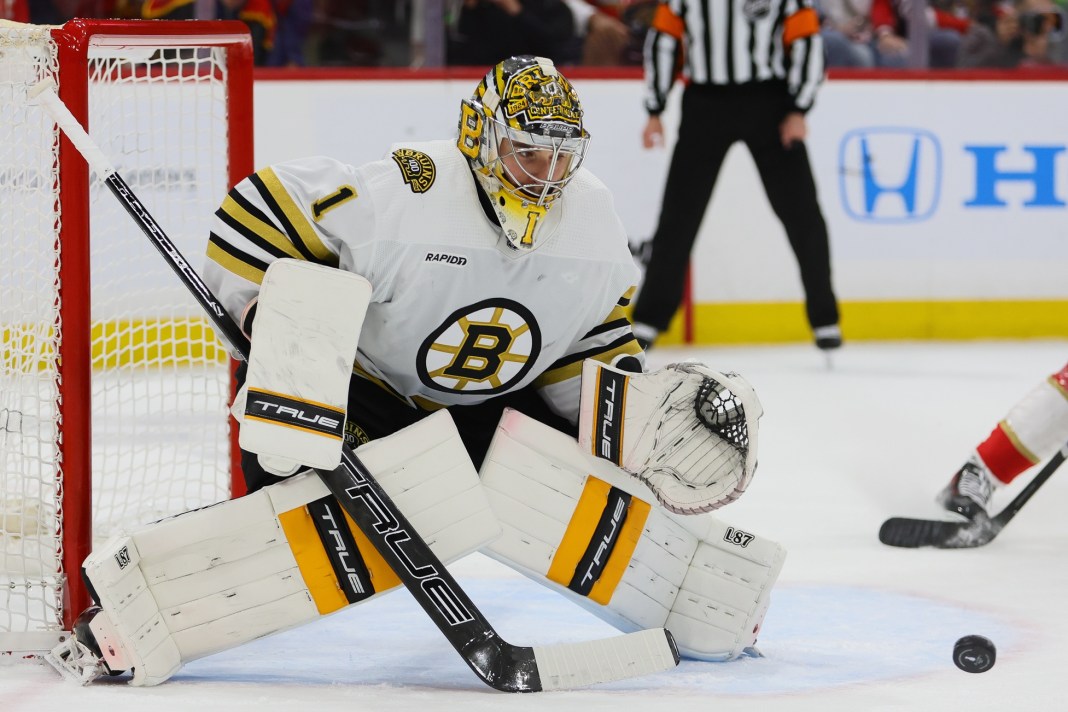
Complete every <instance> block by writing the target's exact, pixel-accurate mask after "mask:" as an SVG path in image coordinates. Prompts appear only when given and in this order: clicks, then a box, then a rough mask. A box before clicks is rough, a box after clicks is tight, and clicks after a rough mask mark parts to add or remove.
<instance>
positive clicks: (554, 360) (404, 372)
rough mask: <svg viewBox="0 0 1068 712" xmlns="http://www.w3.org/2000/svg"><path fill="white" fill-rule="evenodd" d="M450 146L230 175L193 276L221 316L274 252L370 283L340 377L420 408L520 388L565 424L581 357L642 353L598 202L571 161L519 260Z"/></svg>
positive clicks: (616, 235)
mask: <svg viewBox="0 0 1068 712" xmlns="http://www.w3.org/2000/svg"><path fill="white" fill-rule="evenodd" d="M479 195H480V189H479V188H478V187H477V184H476V183H475V180H474V177H473V175H472V173H471V169H470V167H469V166H468V163H467V159H466V158H464V157H463V155H462V154H461V153H460V152H459V150H458V149H457V148H456V146H455V145H454V144H453V143H452V142H451V141H434V142H429V143H421V144H410V145H401V146H395V147H394V150H393V151H392V153H391V154H390V155H389V156H387V157H386V158H384V159H383V160H380V161H377V162H374V163H370V164H367V165H364V166H361V167H358V168H354V167H352V166H349V165H345V164H343V163H340V162H338V161H335V160H333V159H330V158H325V157H313V158H307V159H302V160H298V161H293V162H291V163H284V164H279V165H275V166H272V167H270V168H266V169H264V170H261V171H258V172H257V173H255V174H254V175H252V176H249V177H248V178H246V179H245V180H244V181H242V182H241V183H239V184H238V185H237V186H235V187H234V189H233V190H232V191H231V192H230V194H229V195H228V196H227V198H226V200H225V201H224V202H223V204H222V207H220V208H219V210H218V211H217V212H216V217H215V220H214V223H213V226H212V233H211V237H210V241H209V244H208V258H209V259H208V265H207V267H206V269H205V272H204V275H205V281H206V282H207V284H208V286H209V287H211V289H212V290H213V291H214V292H215V293H216V295H217V296H218V297H219V299H220V300H221V301H222V303H223V305H224V306H225V307H226V309H227V311H229V313H230V314H231V315H233V316H234V317H235V318H240V316H241V315H242V314H243V313H244V312H245V309H246V307H247V306H248V305H249V303H250V302H251V301H252V300H253V299H254V297H255V296H256V294H257V292H258V290H259V285H260V283H261V281H262V279H263V274H264V270H265V269H266V268H267V265H268V264H270V263H271V262H272V261H273V260H275V259H278V258H283V257H291V258H296V259H303V260H309V261H312V262H316V263H319V264H325V265H331V266H333V267H339V268H341V269H345V270H349V271H352V272H356V273H358V274H360V275H363V276H364V277H366V278H367V280H368V281H370V282H371V284H372V286H373V287H374V292H373V295H372V298H371V304H370V306H369V307H368V310H367V315H366V318H365V320H364V324H363V331H362V332H361V334H360V341H359V351H358V354H357V356H356V367H355V372H356V373H357V374H358V375H360V376H362V377H364V378H369V379H371V380H373V381H375V382H376V383H378V384H379V385H381V386H382V387H383V388H387V389H388V390H390V391H391V392H393V393H394V394H395V395H397V396H399V397H401V398H403V399H404V400H406V401H407V402H409V403H410V404H412V405H414V406H416V407H420V408H423V409H427V410H433V409H436V408H440V407H443V406H449V405H455V404H462V405H470V404H475V403H479V402H482V401H485V400H486V399H488V398H492V397H493V396H496V395H499V394H502V393H507V392H509V391H515V390H517V389H520V388H524V387H526V386H529V385H532V384H533V385H534V386H535V387H536V388H538V389H539V391H540V393H541V394H542V395H543V397H545V399H546V400H547V401H548V403H549V405H550V406H551V407H552V408H553V410H555V411H556V412H557V413H559V414H561V415H563V416H565V417H568V418H570V419H571V420H572V421H575V420H576V418H577V415H578V406H579V380H580V375H581V366H582V361H583V359H585V358H594V359H597V360H599V361H603V362H605V363H611V362H613V361H614V360H616V359H617V358H619V357H621V356H624V355H635V356H638V357H639V359H641V360H642V361H643V362H644V356H643V355H642V352H641V349H640V347H639V346H638V343H637V341H635V340H634V337H633V335H632V333H631V330H630V323H629V321H628V320H627V318H626V315H625V313H624V311H623V308H624V307H625V306H626V305H627V303H628V302H629V299H630V297H631V295H632V293H633V291H634V288H635V285H636V284H637V280H638V269H637V267H636V266H635V264H634V260H633V258H632V257H631V255H630V251H629V249H628V247H627V239H626V234H625V232H624V229H623V225H622V223H621V222H620V220H619V217H618V216H617V215H616V213H615V209H614V207H613V203H612V198H611V195H610V193H609V191H608V190H607V188H605V186H604V184H602V183H601V182H600V181H599V180H598V179H597V178H595V177H594V176H593V175H592V174H591V173H589V172H588V171H586V170H585V169H580V170H579V171H578V172H577V174H576V175H575V177H574V179H573V180H572V181H571V183H569V184H568V186H567V188H566V189H565V190H564V193H563V195H562V196H561V197H560V199H559V200H558V201H557V202H556V203H555V204H554V205H553V207H552V209H551V210H550V211H549V213H548V215H547V216H546V218H545V224H544V225H543V226H542V227H540V228H539V230H540V233H539V244H538V245H537V247H536V248H535V249H534V250H532V251H530V252H526V253H519V252H517V251H515V250H514V249H513V248H511V247H510V246H508V244H507V241H506V240H505V239H504V237H503V235H502V234H501V231H500V227H499V226H498V225H497V224H496V223H495V222H494V221H493V220H492V218H490V217H489V216H488V215H487V213H486V211H485V210H484V208H483V206H482V204H481V203H480V198H479Z"/></svg>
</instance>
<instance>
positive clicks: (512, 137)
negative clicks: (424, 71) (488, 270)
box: [456, 55, 590, 251]
mask: <svg viewBox="0 0 1068 712" xmlns="http://www.w3.org/2000/svg"><path fill="white" fill-rule="evenodd" d="M589 138H590V137H589V134H588V133H586V131H585V130H584V129H583V128H582V106H581V105H580V104H579V98H578V94H576V93H575V90H574V88H573V87H572V86H571V83H570V82H569V81H567V79H565V78H564V76H563V75H561V74H560V73H559V72H558V71H557V70H556V67H555V66H554V65H553V63H552V60H549V59H545V58H544V57H532V56H529V55H524V56H520V57H509V58H508V59H506V60H504V61H503V62H501V63H500V64H498V65H497V66H495V67H494V68H493V69H492V70H490V72H489V73H488V74H487V75H486V76H485V77H484V78H483V79H482V81H481V82H480V83H479V85H478V87H477V88H476V89H475V93H474V95H473V96H472V97H471V98H470V99H465V100H464V101H463V102H462V106H461V107H460V126H459V136H458V137H457V140H456V145H457V146H458V147H459V149H460V151H461V152H462V153H463V154H464V155H465V156H467V159H468V161H469V162H470V164H471V169H472V170H473V171H474V173H475V177H476V178H477V179H478V183H479V185H480V186H481V187H482V190H484V191H485V193H486V195H487V196H489V199H490V202H491V203H492V204H493V209H494V212H495V213H496V215H497V219H498V220H499V221H500V223H501V228H502V230H503V231H504V236H505V238H506V239H507V240H508V243H509V244H510V245H511V246H512V247H514V248H516V249H518V250H522V251H527V250H532V249H534V247H535V246H536V244H537V240H536V237H537V233H538V229H539V227H541V226H542V224H543V223H544V221H545V215H546V213H547V212H548V210H549V208H551V207H552V205H553V203H554V202H555V201H556V200H557V199H558V198H559V197H560V194H561V192H562V191H563V189H564V186H565V185H567V183H568V181H570V180H571V178H572V177H573V176H574V175H575V172H576V171H577V170H578V168H579V165H580V164H581V163H582V158H583V156H584V155H585V153H586V146H587V145H588V143H589Z"/></svg>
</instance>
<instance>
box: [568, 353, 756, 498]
mask: <svg viewBox="0 0 1068 712" xmlns="http://www.w3.org/2000/svg"><path fill="white" fill-rule="evenodd" d="M762 414H763V409H762V408H761V405H760V401H759V400H758V399H757V397H756V393H755V392H754V391H753V388H752V386H750V385H749V383H748V382H747V381H746V380H745V379H744V378H742V377H741V376H739V375H738V374H736V373H719V372H717V371H712V370H711V369H709V368H706V367H705V366H702V365H701V364H699V363H677V364H671V365H670V366H667V367H665V368H663V369H661V370H659V371H655V372H653V373H642V374H633V373H629V372H627V371H622V370H620V369H617V368H614V367H612V366H607V365H605V364H603V363H599V362H597V361H594V360H592V359H586V361H585V362H584V363H583V367H582V403H581V409H580V414H579V444H580V445H581V446H582V448H583V449H584V450H585V451H586V452H588V453H591V454H593V455H596V456H597V457H601V458H604V459H606V460H609V461H610V462H612V463H613V464H615V465H618V466H619V467H621V468H623V469H624V470H626V471H627V472H629V473H631V474H632V475H634V476H635V477H637V478H638V479H640V480H641V481H643V482H645V483H646V484H647V485H649V488H650V489H651V490H652V492H653V493H654V495H655V497H656V499H658V500H659V501H660V503H661V504H663V505H664V506H665V507H666V508H667V509H669V510H671V511H672V512H675V513H677V514H694V513H698V512H707V511H711V510H713V509H717V508H719V507H722V506H723V505H725V504H729V503H730V502H733V501H734V500H735V499H737V498H738V497H740V496H741V495H742V493H743V492H744V491H745V489H746V487H747V486H748V485H749V481H750V480H751V479H752V477H753V473H754V472H755V471H756V465H757V459H756V453H757V421H758V420H759V418H760V416H761V415H762Z"/></svg>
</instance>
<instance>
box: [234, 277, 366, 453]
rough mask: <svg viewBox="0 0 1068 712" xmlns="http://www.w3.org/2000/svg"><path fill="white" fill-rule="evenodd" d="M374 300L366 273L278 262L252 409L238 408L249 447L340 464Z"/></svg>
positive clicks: (263, 315)
mask: <svg viewBox="0 0 1068 712" xmlns="http://www.w3.org/2000/svg"><path fill="white" fill-rule="evenodd" d="M370 299H371V284H370V282H368V281H367V280H366V279H364V278H363V277H361V276H360V275H358V274H354V273H352V272H346V271H344V270H339V269H334V268H332V267H324V266H323V265H317V264H313V263H311V262H304V261H301V260H294V259H281V260H276V261H275V262H272V263H271V265H270V266H269V267H268V268H267V271H266V273H265V274H264V277H263V283H262V285H261V287H260V292H259V297H258V299H257V302H256V322H255V329H254V332H253V338H252V342H251V343H252V349H251V353H250V354H249V360H248V374H247V376H246V379H245V386H246V387H247V398H246V401H245V405H244V413H243V414H242V413H238V414H237V415H238V416H241V415H243V417H238V419H239V420H240V421H241V432H240V444H241V448H242V449H244V450H247V451H249V452H253V453H256V454H257V455H263V456H265V457H266V458H267V459H268V461H270V459H271V458H281V459H282V460H283V461H285V460H289V461H296V462H298V463H300V464H303V465H307V466H309V467H317V468H320V469H327V470H332V469H334V468H335V467H337V466H338V464H339V463H340V462H341V447H342V442H343V438H344V434H345V412H346V407H347V400H348V385H349V379H350V378H351V377H352V364H353V362H354V361H355V359H356V343H357V341H358V339H359V335H360V330H361V329H362V327H363V318H364V314H365V313H366V311H367V304H368V303H369V302H370ZM238 407H239V408H240V407H241V406H240V405H238Z"/></svg>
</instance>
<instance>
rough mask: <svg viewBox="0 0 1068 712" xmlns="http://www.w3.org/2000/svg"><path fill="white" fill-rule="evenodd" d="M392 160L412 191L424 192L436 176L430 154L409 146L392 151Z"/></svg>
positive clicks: (432, 183) (428, 188)
mask: <svg viewBox="0 0 1068 712" xmlns="http://www.w3.org/2000/svg"><path fill="white" fill-rule="evenodd" d="M393 160H394V161H396V162H397V167H398V168H400V172H401V176H402V177H403V178H404V182H405V183H407V184H408V186H409V187H410V188H411V189H412V192H413V193H425V192H427V191H428V190H430V186H432V185H434V178H435V177H437V169H436V168H435V167H434V161H432V160H430V156H428V155H426V154H425V153H423V152H422V151H415V150H413V149H410V148H399V149H397V150H396V151H394V152H393Z"/></svg>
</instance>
